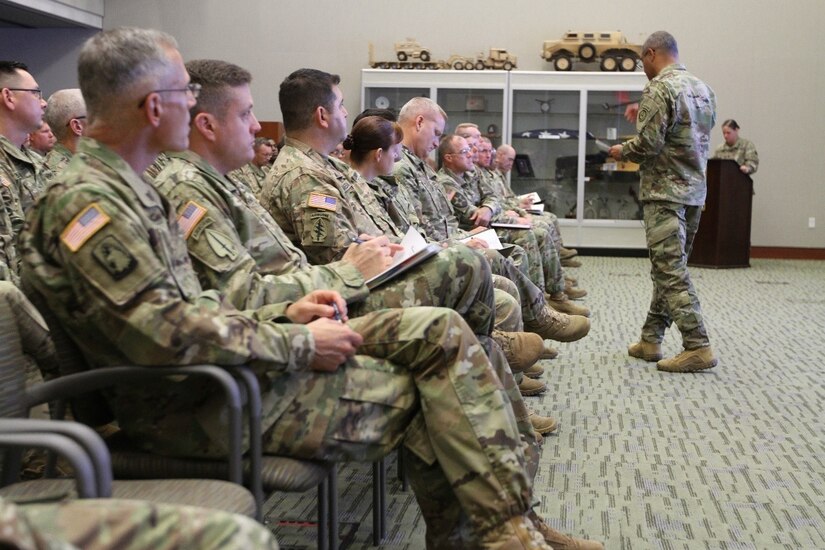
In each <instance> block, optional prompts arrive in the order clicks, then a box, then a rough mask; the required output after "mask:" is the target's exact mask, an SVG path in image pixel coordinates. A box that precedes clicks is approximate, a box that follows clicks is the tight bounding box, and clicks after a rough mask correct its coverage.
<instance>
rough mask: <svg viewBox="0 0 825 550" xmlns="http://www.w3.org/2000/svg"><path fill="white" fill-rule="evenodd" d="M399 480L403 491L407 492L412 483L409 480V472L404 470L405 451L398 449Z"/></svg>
mask: <svg viewBox="0 0 825 550" xmlns="http://www.w3.org/2000/svg"><path fill="white" fill-rule="evenodd" d="M397 464H398V480H399V481H401V490H402V491H407V490H408V489H409V488H410V482H409V480H408V479H407V470H406V469H405V468H404V449H403V448H402V447H399V448H398V461H397Z"/></svg>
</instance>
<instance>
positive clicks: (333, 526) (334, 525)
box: [328, 464, 338, 550]
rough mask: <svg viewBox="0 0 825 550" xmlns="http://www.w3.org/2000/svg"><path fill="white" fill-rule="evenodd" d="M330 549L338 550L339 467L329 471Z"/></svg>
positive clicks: (333, 466)
mask: <svg viewBox="0 0 825 550" xmlns="http://www.w3.org/2000/svg"><path fill="white" fill-rule="evenodd" d="M328 479H329V494H328V497H329V548H330V550H338V466H336V465H335V464H333V465H332V468H331V469H330V471H329V476H328Z"/></svg>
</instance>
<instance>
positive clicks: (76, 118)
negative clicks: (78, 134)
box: [66, 115, 86, 126]
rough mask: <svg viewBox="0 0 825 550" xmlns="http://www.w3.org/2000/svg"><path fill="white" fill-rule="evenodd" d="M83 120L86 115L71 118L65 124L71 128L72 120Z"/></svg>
mask: <svg viewBox="0 0 825 550" xmlns="http://www.w3.org/2000/svg"><path fill="white" fill-rule="evenodd" d="M85 118H86V115H80V116H73V117H72V118H70V119H69V122H67V123H66V126H71V125H72V121H73V120H83V119H85Z"/></svg>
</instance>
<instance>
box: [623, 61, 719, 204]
mask: <svg viewBox="0 0 825 550" xmlns="http://www.w3.org/2000/svg"><path fill="white" fill-rule="evenodd" d="M715 123H716V96H715V94H714V93H713V90H711V89H710V87H709V86H708V85H707V84H705V83H704V82H702V81H701V80H699V79H698V78H696V77H695V76H693V75H692V74H690V73H689V72H687V70H685V67H684V66H683V65H679V64H673V65H669V66H667V67H665V68H664V69H662V71H661V72H660V73H659V74H658V75H657V76H656V77H654V78H653V79H651V80H650V82H648V83H647V85H646V86H645V89H644V91H643V92H642V101H641V102H640V103H639V117H638V119H637V121H636V129H637V130H638V132H639V133H638V135H637V136H636V137H634V138H633V139H631V140H629V141H626V142H625V143H624V144H623V149H622V159H626V160H630V161H633V162H636V163H639V164H640V170H641V184H640V192H639V199H640V200H642V201H668V202H675V203H679V204H686V205H692V206H698V205H702V204H704V203H705V195H706V194H707V184H706V181H705V170H706V168H707V160H708V149H709V144H710V131H711V129H712V128H713V125H714V124H715Z"/></svg>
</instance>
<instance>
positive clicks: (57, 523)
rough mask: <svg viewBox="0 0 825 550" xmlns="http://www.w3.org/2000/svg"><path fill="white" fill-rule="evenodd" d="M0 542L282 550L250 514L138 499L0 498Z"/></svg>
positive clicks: (110, 548) (129, 549) (38, 549)
mask: <svg viewBox="0 0 825 550" xmlns="http://www.w3.org/2000/svg"><path fill="white" fill-rule="evenodd" d="M0 525H2V532H0V547H2V548H16V549H20V550H47V549H48V550H69V549H78V548H83V550H115V549H116V550H146V549H148V548H163V549H167V550H173V549H179V550H195V549H198V550H209V549H215V550H218V549H220V550H248V549H253V548H254V549H262V550H263V549H270V550H277V548H278V543H277V542H276V541H275V538H274V537H273V535H272V533H271V532H270V531H269V530H268V529H267V528H266V527H264V526H263V525H261V524H260V523H258V522H256V521H254V520H253V519H251V518H247V517H244V516H239V515H236V514H230V513H227V512H220V511H217V510H209V509H206V508H197V507H194V506H173V505H168V504H154V503H150V502H144V501H139V500H117V499H87V500H67V501H62V502H58V503H50V504H25V505H23V504H21V505H15V504H13V503H12V502H9V501H6V500H3V499H0Z"/></svg>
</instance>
